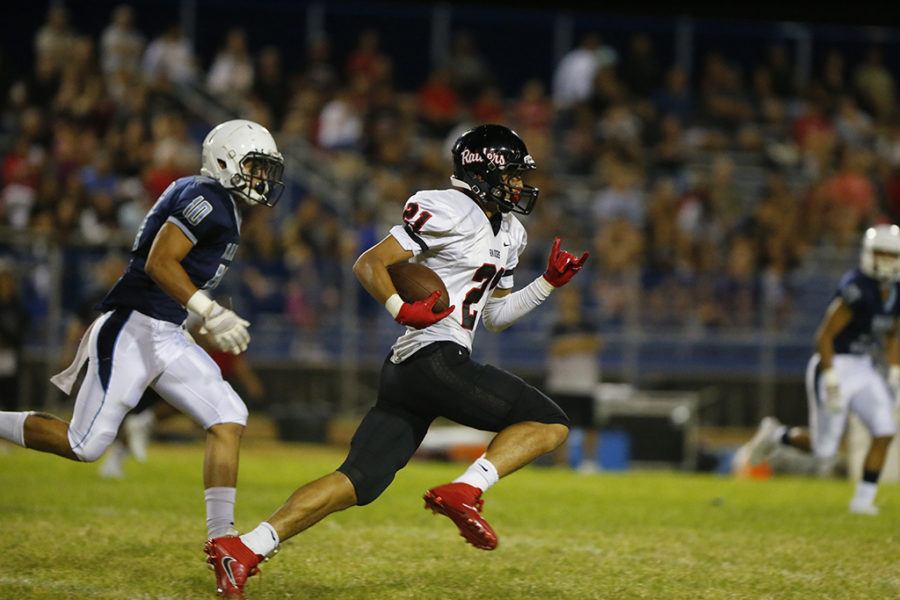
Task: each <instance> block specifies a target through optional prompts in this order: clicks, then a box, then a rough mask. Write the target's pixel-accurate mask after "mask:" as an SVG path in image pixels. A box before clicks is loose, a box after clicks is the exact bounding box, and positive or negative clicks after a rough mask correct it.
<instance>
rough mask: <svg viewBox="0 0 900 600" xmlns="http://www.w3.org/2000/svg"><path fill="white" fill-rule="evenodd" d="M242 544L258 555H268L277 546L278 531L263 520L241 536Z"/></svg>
mask: <svg viewBox="0 0 900 600" xmlns="http://www.w3.org/2000/svg"><path fill="white" fill-rule="evenodd" d="M241 541H242V542H244V545H245V546H247V547H248V548H250V549H251V550H252V551H253V552H254V553H255V554H258V555H260V556H268V555H270V554H272V552H274V551H275V548H277V547H278V542H280V541H281V540H279V539H278V532H276V531H275V528H274V527H272V526H271V525H269V524H268V523H266V522H265V521H263V522H262V523H260V524H259V525H258V526H257V527H256V529H254V530H253V531H251V532H249V533H245V534H244V535H242V536H241Z"/></svg>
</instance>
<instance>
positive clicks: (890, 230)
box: [859, 225, 900, 281]
mask: <svg viewBox="0 0 900 600" xmlns="http://www.w3.org/2000/svg"><path fill="white" fill-rule="evenodd" d="M859 263H860V264H859V266H860V269H862V272H863V273H865V274H866V275H868V276H869V277H874V278H875V279H880V280H882V281H900V227H898V226H896V225H876V226H875V227H869V228H868V229H867V230H866V233H865V234H863V241H862V253H861V255H860V260H859Z"/></svg>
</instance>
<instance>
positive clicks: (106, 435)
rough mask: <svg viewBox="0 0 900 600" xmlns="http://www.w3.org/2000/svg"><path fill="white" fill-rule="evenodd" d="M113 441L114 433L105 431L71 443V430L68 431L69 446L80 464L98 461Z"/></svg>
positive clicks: (90, 434)
mask: <svg viewBox="0 0 900 600" xmlns="http://www.w3.org/2000/svg"><path fill="white" fill-rule="evenodd" d="M115 439H116V432H109V431H105V432H97V433H89V435H86V436H84V437H82V438H80V440H79V441H73V440H72V430H71V429H70V430H69V446H70V447H71V448H72V452H74V453H75V456H77V457H78V460H80V461H81V462H94V461H96V460H97V459H99V458H100V457H101V456H103V453H104V452H106V449H107V448H109V446H110V444H112V443H113V441H114V440H115Z"/></svg>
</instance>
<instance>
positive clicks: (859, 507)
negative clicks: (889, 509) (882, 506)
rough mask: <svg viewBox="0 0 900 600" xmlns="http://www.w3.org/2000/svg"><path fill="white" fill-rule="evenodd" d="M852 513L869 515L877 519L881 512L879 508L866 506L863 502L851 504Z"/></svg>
mask: <svg viewBox="0 0 900 600" xmlns="http://www.w3.org/2000/svg"><path fill="white" fill-rule="evenodd" d="M850 512H851V513H853V514H854V515H868V516H870V517H877V516H878V514H879V513H880V512H881V511H880V510H878V507H877V506H875V505H874V504H864V503H862V502H851V503H850Z"/></svg>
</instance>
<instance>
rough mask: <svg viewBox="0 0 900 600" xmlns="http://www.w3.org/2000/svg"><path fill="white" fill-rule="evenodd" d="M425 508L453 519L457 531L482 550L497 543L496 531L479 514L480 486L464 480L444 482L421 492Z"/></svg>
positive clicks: (489, 548)
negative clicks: (460, 481) (463, 481)
mask: <svg viewBox="0 0 900 600" xmlns="http://www.w3.org/2000/svg"><path fill="white" fill-rule="evenodd" d="M424 499H425V508H430V509H431V511H432V512H433V513H440V514H442V515H445V516H447V517H450V520H451V521H453V522H454V523H456V526H457V527H459V534H460V535H461V536H463V537H464V538H465V539H466V541H467V542H469V543H470V544H472V545H473V546H475V547H476V548H480V549H482V550H493V549H494V548H496V547H497V544H498V540H497V534H496V533H494V530H493V529H492V528H491V526H490V525H489V524H488V522H487V521H485V520H484V518H483V517H482V516H481V509H482V507H483V506H484V500H482V499H481V490H479V489H478V488H477V487H475V486H472V485H469V484H468V483H447V484H444V485H439V486H438V487H436V488H431V489H430V490H428V491H427V492H425V496H424Z"/></svg>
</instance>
